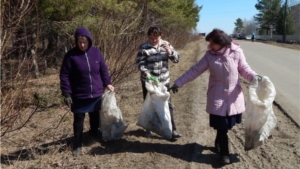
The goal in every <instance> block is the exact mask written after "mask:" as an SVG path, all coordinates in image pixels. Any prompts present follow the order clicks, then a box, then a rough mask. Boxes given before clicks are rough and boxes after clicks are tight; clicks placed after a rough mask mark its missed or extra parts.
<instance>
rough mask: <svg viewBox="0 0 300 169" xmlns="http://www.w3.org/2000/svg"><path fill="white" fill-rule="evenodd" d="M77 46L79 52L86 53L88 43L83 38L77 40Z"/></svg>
mask: <svg viewBox="0 0 300 169" xmlns="http://www.w3.org/2000/svg"><path fill="white" fill-rule="evenodd" d="M77 45H78V47H79V49H80V50H81V51H86V50H87V49H88V47H89V41H88V40H87V39H84V38H78V39H77Z"/></svg>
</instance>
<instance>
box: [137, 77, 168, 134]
mask: <svg viewBox="0 0 300 169" xmlns="http://www.w3.org/2000/svg"><path fill="white" fill-rule="evenodd" d="M146 88H147V90H148V94H147V96H146V99H145V101H144V103H143V107H142V111H141V113H140V115H139V118H138V121H137V123H136V124H137V125H138V126H141V127H143V128H145V129H148V130H150V131H153V132H154V133H156V134H158V135H161V136H163V137H164V138H166V139H171V138H172V123H171V116H170V110H169V104H168V101H169V98H170V93H169V92H168V91H167V88H166V87H165V85H163V84H162V83H156V82H146Z"/></svg>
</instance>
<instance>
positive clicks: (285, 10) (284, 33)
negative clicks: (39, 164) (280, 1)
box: [282, 0, 287, 43]
mask: <svg viewBox="0 0 300 169" xmlns="http://www.w3.org/2000/svg"><path fill="white" fill-rule="evenodd" d="M286 16H287V0H285V5H284V29H283V36H282V42H284V43H285V39H286Z"/></svg>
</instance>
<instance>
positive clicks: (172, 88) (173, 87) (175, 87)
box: [168, 84, 178, 93]
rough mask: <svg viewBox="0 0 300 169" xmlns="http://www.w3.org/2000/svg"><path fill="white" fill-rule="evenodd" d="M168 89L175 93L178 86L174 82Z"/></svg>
mask: <svg viewBox="0 0 300 169" xmlns="http://www.w3.org/2000/svg"><path fill="white" fill-rule="evenodd" d="M170 90H172V92H173V93H177V92H178V86H177V85H176V84H173V86H172V87H170V88H169V89H168V91H170Z"/></svg>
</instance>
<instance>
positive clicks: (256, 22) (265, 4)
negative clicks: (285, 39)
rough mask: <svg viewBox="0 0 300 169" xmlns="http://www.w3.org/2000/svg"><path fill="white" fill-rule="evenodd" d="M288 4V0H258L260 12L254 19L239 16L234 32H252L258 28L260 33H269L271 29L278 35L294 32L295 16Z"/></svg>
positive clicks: (256, 6) (257, 7)
mask: <svg viewBox="0 0 300 169" xmlns="http://www.w3.org/2000/svg"><path fill="white" fill-rule="evenodd" d="M287 5H288V4H287V0H285V1H284V2H283V1H282V0H258V1H257V3H256V4H255V8H256V9H257V10H258V13H257V14H256V15H255V16H254V17H253V20H251V21H246V20H244V21H243V20H242V19H241V18H238V19H237V20H236V22H235V23H234V24H235V28H234V32H237V33H242V32H244V33H247V34H251V33H254V32H256V30H257V32H258V34H259V35H265V34H269V33H270V31H272V33H273V34H277V35H284V34H286V35H291V34H294V33H295V31H296V30H295V27H294V21H293V16H292V15H291V11H290V8H288V6H287Z"/></svg>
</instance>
